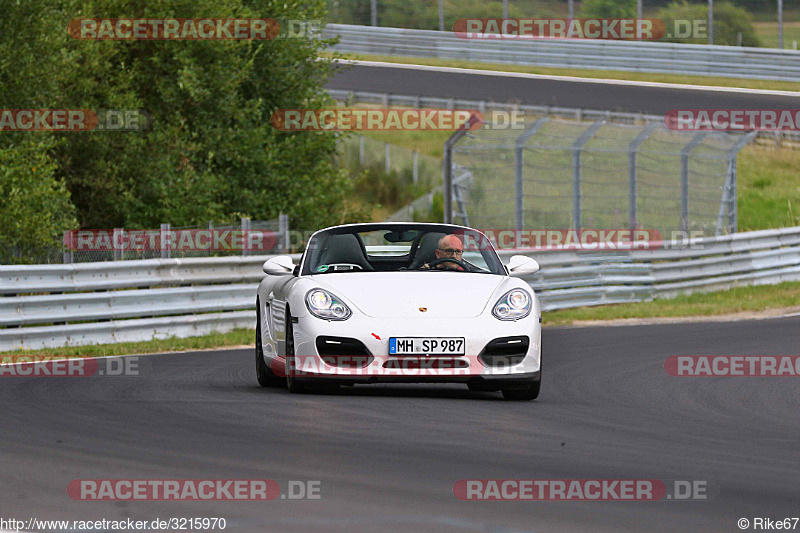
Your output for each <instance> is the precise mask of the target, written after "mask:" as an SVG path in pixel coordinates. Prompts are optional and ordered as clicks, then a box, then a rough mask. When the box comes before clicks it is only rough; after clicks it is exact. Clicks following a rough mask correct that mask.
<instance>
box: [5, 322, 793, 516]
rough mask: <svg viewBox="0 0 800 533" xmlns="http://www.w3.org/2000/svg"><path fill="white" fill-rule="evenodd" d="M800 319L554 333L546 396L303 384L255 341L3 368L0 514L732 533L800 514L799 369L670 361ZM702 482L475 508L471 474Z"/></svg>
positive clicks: (741, 349)
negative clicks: (317, 491)
mask: <svg viewBox="0 0 800 533" xmlns="http://www.w3.org/2000/svg"><path fill="white" fill-rule="evenodd" d="M798 331H800V318H798V317H795V318H782V319H772V320H763V321H757V322H739V323H705V324H689V325H686V324H682V325H658V326H625V327H607V328H586V329H545V331H544V339H543V346H544V347H545V360H544V361H545V363H544V369H545V374H544V383H543V388H542V396H541V397H540V399H539V400H538V401H536V402H526V403H514V402H506V401H503V400H501V398H500V394H499V393H471V392H468V391H467V390H466V388H465V387H462V386H455V385H436V386H425V385H376V386H359V387H356V388H354V389H351V390H350V391H349V392H346V393H343V394H340V395H321V396H307V395H290V394H289V393H288V392H287V391H286V390H285V389H262V388H260V387H258V386H257V385H256V384H255V376H254V370H253V356H252V351H250V350H235V351H218V352H197V353H183V354H171V355H158V356H149V357H142V358H140V364H141V366H142V369H141V371H140V375H139V376H137V377H91V378H78V379H76V378H42V377H39V378H20V377H15V378H10V377H5V378H0V402H2V409H0V427H2V430H1V431H2V433H0V459H1V464H2V468H1V469H0V494H2V497H0V517H3V518H10V517H16V518H23V517H25V518H27V517H38V518H43V519H45V518H51V519H81V520H85V519H102V518H106V519H121V518H126V517H131V518H133V519H137V520H152V519H154V518H157V517H158V518H168V517H172V516H175V517H180V516H183V517H193V516H197V517H224V518H226V519H227V521H228V530H229V531H242V532H257V531H258V532H264V531H308V530H314V531H343V532H344V531H347V532H351V531H361V530H364V531H367V530H375V531H381V530H385V531H504V532H506V531H509V532H515V531H547V532H550V531H609V532H611V531H614V532H616V531H681V532H684V531H739V529H738V528H737V527H736V521H737V520H738V519H739V518H741V517H747V518H751V519H752V518H753V517H755V516H758V517H770V518H773V519H777V518H784V517H787V516H790V517H791V516H798V514H799V511H800V505H798V504H799V503H800V387H798V385H800V381H798V379H800V378H791V377H781V378H775V377H773V378H678V377H670V376H668V375H667V374H666V373H665V371H664V369H663V366H662V365H663V363H664V360H665V359H666V358H667V357H668V356H670V355H719V354H738V355H764V354H774V355H797V354H800V341H798ZM120 478H128V479H149V478H157V479H264V478H267V479H274V480H276V481H278V482H279V484H280V485H281V489H282V490H285V489H286V486H287V483H288V480H319V481H321V499H320V500H306V501H289V500H280V499H278V500H275V501H271V502H266V503H264V502H224V501H221V502H202V503H200V502H80V501H73V500H71V499H69V497H68V496H67V493H66V487H67V485H68V483H69V482H70V481H71V480H73V479H120ZM498 478H517V479H595V478H598V479H606V478H608V479H660V480H663V481H666V482H670V481H671V480H705V481H707V483H708V486H709V490H708V492H709V499H708V500H706V501H674V500H673V501H666V500H665V501H656V502H618V501H617V502H570V501H562V502H530V501H528V502H464V501H460V500H458V499H456V498H455V497H454V495H453V492H452V489H453V484H454V482H456V481H457V480H460V479H498Z"/></svg>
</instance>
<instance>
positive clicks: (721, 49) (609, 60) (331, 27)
mask: <svg viewBox="0 0 800 533" xmlns="http://www.w3.org/2000/svg"><path fill="white" fill-rule="evenodd" d="M335 36H339V42H338V43H337V44H335V45H334V46H332V47H331V50H332V51H335V52H342V53H354V54H377V55H384V56H385V55H398V56H410V57H424V58H437V59H457V60H463V61H473V62H488V63H505V64H513V65H531V66H541V67H561V68H586V69H594V70H623V71H632V72H656V73H671V74H682V75H699V76H722V77H732V78H750V79H761V80H781V81H800V54H798V53H797V51H794V50H780V49H774V48H750V47H742V46H713V45H700V44H681V43H666V42H664V43H662V42H647V41H613V40H602V39H538V40H535V41H531V40H476V39H461V38H459V37H456V35H455V34H454V33H453V32H452V31H444V32H441V31H432V30H409V29H402V28H382V27H371V26H356V25H350V24H328V25H327V26H326V27H325V30H324V31H323V37H324V38H332V37H335Z"/></svg>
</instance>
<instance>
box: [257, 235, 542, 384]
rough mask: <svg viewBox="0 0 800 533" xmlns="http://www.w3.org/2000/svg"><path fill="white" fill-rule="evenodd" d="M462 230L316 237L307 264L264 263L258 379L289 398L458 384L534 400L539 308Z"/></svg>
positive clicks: (512, 268) (509, 269)
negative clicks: (323, 388)
mask: <svg viewBox="0 0 800 533" xmlns="http://www.w3.org/2000/svg"><path fill="white" fill-rule="evenodd" d="M538 269H539V264H538V263H537V262H536V261H535V260H534V259H532V258H530V257H526V256H521V255H517V256H512V257H511V259H510V262H509V263H508V264H507V265H503V263H502V262H501V261H500V258H499V257H498V255H497V252H496V251H495V250H494V247H493V246H492V244H491V242H490V241H489V239H487V238H486V236H485V235H484V234H483V233H481V232H480V231H477V230H474V229H470V228H467V227H464V226H456V225H445V224H422V223H404V222H403V223H400V222H385V223H372V224H349V225H343V226H335V227H331V228H327V229H324V230H320V231H318V232H316V233H314V234H313V235H312V236H311V238H310V239H309V241H308V244H307V246H306V250H305V252H304V253H303V255H302V257H301V259H300V264H298V265H295V264H294V263H293V261H292V258H291V257H289V256H285V255H284V256H277V257H273V258H271V259H269V260H268V261H267V262H266V263H264V272H266V273H267V274H268V275H267V276H266V278H264V280H263V281H262V282H261V284H260V285H259V287H258V295H257V300H256V306H257V322H256V350H255V352H256V353H255V358H256V374H257V377H258V382H259V383H260V384H261V385H263V386H265V387H267V386H281V385H283V384H284V383H285V384H286V386H288V389H289V391H290V392H303V391H309V390H314V388H315V387H316V386H318V385H320V384H326V385H334V386H335V385H354V384H360V383H377V382H409V381H412V382H456V383H464V384H466V385H467V386H468V387H469V388H470V390H480V391H502V393H503V396H504V397H505V398H507V399H511V400H533V399H535V398H537V397H538V395H539V388H540V386H541V376H542V368H541V316H542V313H541V308H540V306H539V300H538V299H537V297H536V295H535V294H534V292H533V290H531V288H530V286H529V285H528V284H527V283H525V282H524V281H522V280H521V279H518V278H519V277H520V276H524V275H528V274H532V273H534V272H536V271H537V270H538Z"/></svg>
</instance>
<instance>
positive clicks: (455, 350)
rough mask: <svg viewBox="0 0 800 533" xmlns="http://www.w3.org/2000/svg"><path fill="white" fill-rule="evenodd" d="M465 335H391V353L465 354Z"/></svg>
mask: <svg viewBox="0 0 800 533" xmlns="http://www.w3.org/2000/svg"><path fill="white" fill-rule="evenodd" d="M465 345H466V343H465V342H464V337H390V338H389V354H390V355H464V347H465Z"/></svg>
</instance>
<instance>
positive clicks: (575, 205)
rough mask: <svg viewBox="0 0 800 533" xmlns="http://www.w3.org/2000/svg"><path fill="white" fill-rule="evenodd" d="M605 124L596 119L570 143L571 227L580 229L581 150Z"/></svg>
mask: <svg viewBox="0 0 800 533" xmlns="http://www.w3.org/2000/svg"><path fill="white" fill-rule="evenodd" d="M603 124H605V121H604V120H598V121H597V122H594V123H593V124H592V125H591V126H589V127H588V128H586V131H584V132H583V133H581V136H580V137H578V140H577V141H575V144H573V145H572V227H573V229H581V209H582V206H581V150H583V145H584V144H586V143H587V142H588V141H589V139H591V138H592V135H594V134H595V132H596V131H597V130H599V129H600V127H601V126H602V125H603Z"/></svg>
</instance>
